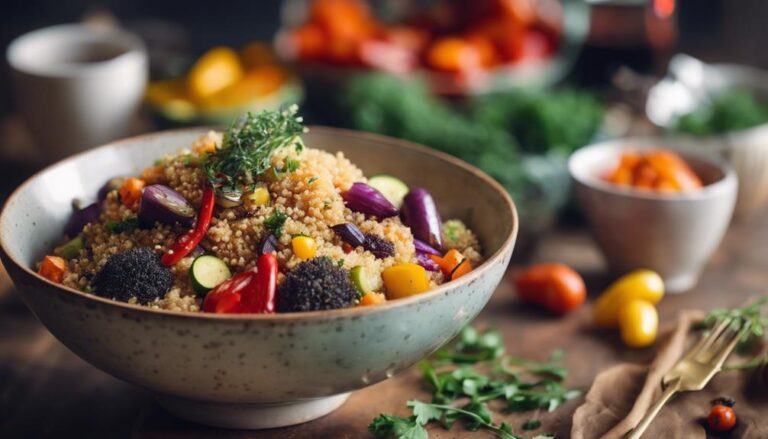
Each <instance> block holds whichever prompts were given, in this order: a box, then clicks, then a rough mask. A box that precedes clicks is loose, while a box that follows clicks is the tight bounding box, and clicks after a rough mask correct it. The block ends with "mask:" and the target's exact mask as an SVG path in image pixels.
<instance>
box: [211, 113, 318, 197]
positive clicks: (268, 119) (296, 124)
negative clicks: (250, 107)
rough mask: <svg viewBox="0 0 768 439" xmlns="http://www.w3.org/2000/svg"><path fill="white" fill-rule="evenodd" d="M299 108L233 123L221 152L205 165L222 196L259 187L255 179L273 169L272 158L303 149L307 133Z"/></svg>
mask: <svg viewBox="0 0 768 439" xmlns="http://www.w3.org/2000/svg"><path fill="white" fill-rule="evenodd" d="M297 111H298V107H297V106H296V105H292V106H290V107H289V108H288V109H287V110H285V111H282V112H278V111H262V112H260V113H258V114H253V113H248V114H247V115H246V116H245V118H244V119H242V120H238V121H236V122H234V123H233V124H232V125H231V126H230V127H229V129H228V130H227V132H226V133H225V134H224V141H223V143H222V145H221V148H220V149H218V150H217V151H216V152H214V153H212V154H211V155H209V156H208V157H207V158H206V160H205V163H204V164H203V170H204V171H205V174H206V176H207V177H208V180H209V181H210V182H211V184H212V185H213V187H214V188H216V190H217V191H219V192H220V193H233V192H240V191H242V189H243V187H245V188H251V189H252V187H253V185H254V184H255V183H256V176H258V175H259V174H262V173H264V172H265V171H266V170H267V169H269V168H270V167H271V166H272V162H271V160H272V155H273V154H274V153H275V152H276V151H277V150H279V149H281V148H284V147H287V146H291V145H293V146H294V147H295V148H296V150H297V151H300V150H301V149H302V147H303V146H302V143H301V139H300V137H299V136H300V135H301V134H302V133H304V132H306V129H305V128H304V125H303V124H302V118H301V117H297V116H296V112H297Z"/></svg>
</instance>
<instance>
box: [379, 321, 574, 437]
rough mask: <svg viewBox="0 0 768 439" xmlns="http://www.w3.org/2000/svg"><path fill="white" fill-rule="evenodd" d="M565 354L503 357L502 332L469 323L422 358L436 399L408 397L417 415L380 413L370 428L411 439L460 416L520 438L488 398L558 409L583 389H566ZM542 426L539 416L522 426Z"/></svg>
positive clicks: (519, 407)
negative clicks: (496, 417) (541, 358)
mask: <svg viewBox="0 0 768 439" xmlns="http://www.w3.org/2000/svg"><path fill="white" fill-rule="evenodd" d="M562 359H563V353H562V352H561V351H555V352H554V353H553V354H552V356H551V357H550V360H549V361H548V362H544V363H542V362H537V361H534V360H530V359H525V358H521V357H512V356H504V342H503V340H502V338H501V334H500V333H499V332H498V331H496V330H493V329H490V330H487V331H485V332H480V331H477V330H476V329H475V328H473V327H471V326H468V327H466V328H464V329H463V330H462V332H461V333H460V334H459V336H458V337H457V339H456V341H455V342H454V343H453V344H451V345H450V346H448V347H446V348H443V349H441V350H440V351H438V352H437V353H436V354H435V355H434V356H433V357H432V358H431V359H429V360H425V361H423V362H422V363H421V371H422V374H423V378H424V382H425V384H426V385H427V387H428V388H429V389H430V390H431V391H432V401H431V402H424V401H417V400H412V401H408V404H407V405H408V407H410V408H411V411H412V413H413V415H412V416H410V417H408V418H403V417H397V416H394V417H393V416H390V415H380V416H379V417H377V418H376V419H374V421H373V422H372V423H371V424H370V426H369V430H370V431H371V433H373V434H374V435H375V436H376V437H379V438H387V437H395V438H398V439H406V438H411V437H414V436H413V434H422V430H423V434H424V435H426V434H427V432H426V429H425V428H424V426H425V425H427V424H428V423H430V422H439V423H440V424H441V425H442V426H443V428H445V429H450V428H452V427H453V425H454V424H455V423H456V421H459V420H461V421H462V422H463V425H464V427H465V428H466V429H467V430H470V431H476V430H480V429H484V430H487V431H489V432H492V433H494V434H495V435H496V436H497V437H500V438H503V439H519V438H520V436H516V435H515V434H514V433H513V430H512V427H511V426H510V425H508V424H505V423H501V424H495V423H494V422H493V419H492V414H491V411H490V409H489V407H488V403H489V402H491V401H502V402H505V403H506V407H507V410H508V411H510V412H513V411H528V410H538V409H544V410H548V411H553V410H555V409H556V408H557V407H559V406H560V405H561V404H563V403H564V402H566V401H568V400H569V399H572V398H575V397H577V396H578V395H580V394H581V391H579V390H573V389H566V388H565V387H563V385H562V384H561V381H562V380H563V379H564V378H565V377H566V376H567V370H566V369H565V368H564V367H563V365H562V363H561V362H562ZM537 422H538V424H536V423H537ZM534 425H536V426H535V427H534ZM540 425H541V422H540V421H533V420H532V421H528V422H526V423H525V424H524V425H523V429H526V426H527V427H528V429H535V428H538V427H539V426H540ZM419 428H421V430H419ZM398 431H401V432H402V433H397V432H398ZM409 435H410V436H409ZM418 437H427V436H418ZM540 437H542V438H544V437H547V436H541V435H540Z"/></svg>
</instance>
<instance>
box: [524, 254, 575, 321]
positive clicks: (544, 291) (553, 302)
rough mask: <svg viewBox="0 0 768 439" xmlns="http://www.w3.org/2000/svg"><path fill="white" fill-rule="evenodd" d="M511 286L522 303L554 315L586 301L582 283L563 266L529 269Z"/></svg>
mask: <svg viewBox="0 0 768 439" xmlns="http://www.w3.org/2000/svg"><path fill="white" fill-rule="evenodd" d="M515 286H516V287H517V293H518V295H519V296H520V297H521V298H522V299H523V300H526V301H528V302H531V303H535V304H537V305H539V306H541V307H542V308H544V309H546V310H548V311H550V312H552V313H555V314H566V313H568V312H570V311H572V310H574V309H576V308H578V307H579V306H581V304H582V303H584V300H585V299H586V297H587V287H586V286H585V285H584V280H583V279H582V278H581V276H580V275H579V273H577V272H576V271H574V270H573V269H572V268H571V267H569V266H567V265H565V264H556V263H548V264H537V265H532V266H530V267H529V268H528V269H527V270H525V271H524V272H522V273H520V275H519V276H517V278H516V279H515Z"/></svg>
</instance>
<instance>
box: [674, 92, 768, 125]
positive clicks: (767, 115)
mask: <svg viewBox="0 0 768 439" xmlns="http://www.w3.org/2000/svg"><path fill="white" fill-rule="evenodd" d="M766 122H768V105H764V104H761V103H760V102H758V100H757V99H756V98H755V96H754V95H753V94H752V93H751V92H749V91H748V90H744V89H742V88H734V89H731V90H727V91H725V92H724V93H722V94H720V95H718V96H716V97H715V98H714V99H713V100H712V103H711V104H710V105H705V106H702V107H701V108H699V109H697V110H695V111H693V112H691V113H688V114H686V115H684V116H681V117H680V118H679V119H678V120H677V130H678V131H682V132H684V133H688V134H693V135H695V136H711V135H715V134H723V133H727V132H730V131H738V130H745V129H747V128H752V127H754V126H757V125H760V124H763V123H766Z"/></svg>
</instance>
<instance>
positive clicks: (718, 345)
mask: <svg viewBox="0 0 768 439" xmlns="http://www.w3.org/2000/svg"><path fill="white" fill-rule="evenodd" d="M738 332H739V331H738V330H737V329H736V328H734V327H733V325H728V326H727V327H726V328H725V330H724V331H723V332H721V333H720V334H719V335H718V337H717V338H716V339H715V340H713V341H712V343H711V344H710V345H709V346H708V347H707V349H704V350H702V351H701V352H700V353H699V355H697V356H696V360H697V361H700V362H702V363H709V362H712V361H713V359H714V358H715V357H716V356H717V355H718V354H719V353H720V352H722V351H723V349H725V348H726V347H727V346H728V345H729V344H730V343H731V341H732V340H733V337H736V336H738Z"/></svg>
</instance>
